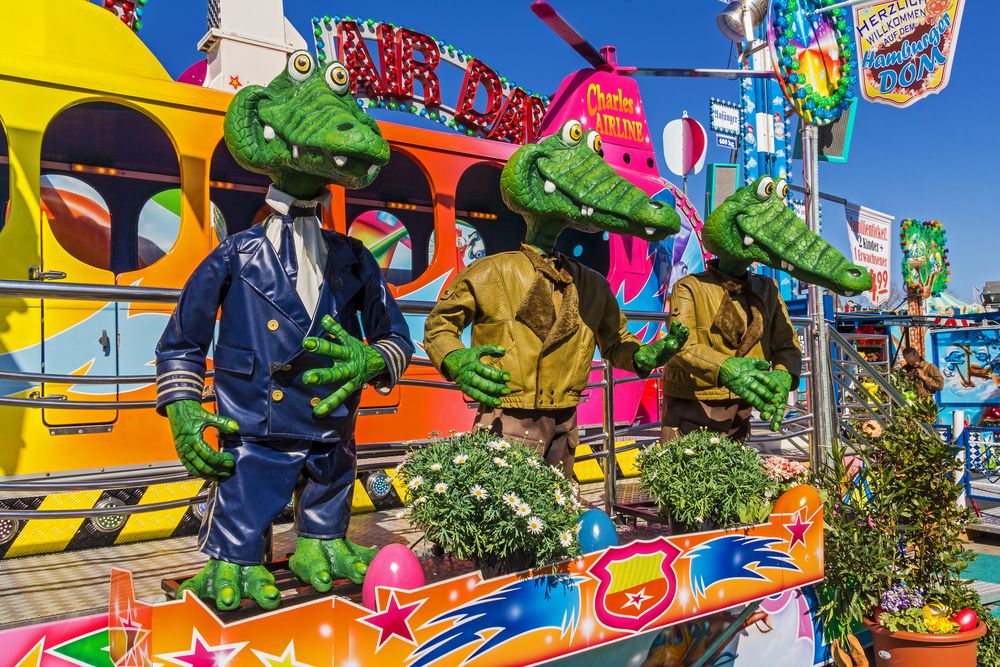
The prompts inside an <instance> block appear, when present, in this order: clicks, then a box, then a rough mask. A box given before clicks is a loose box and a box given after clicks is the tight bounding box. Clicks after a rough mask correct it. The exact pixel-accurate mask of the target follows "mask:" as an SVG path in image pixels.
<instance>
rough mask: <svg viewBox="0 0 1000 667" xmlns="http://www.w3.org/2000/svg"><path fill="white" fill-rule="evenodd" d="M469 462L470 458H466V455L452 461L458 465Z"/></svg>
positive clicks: (460, 455)
mask: <svg viewBox="0 0 1000 667" xmlns="http://www.w3.org/2000/svg"><path fill="white" fill-rule="evenodd" d="M468 460H469V457H468V456H466V455H465V454H459V455H458V456H456V457H455V458H453V459H452V460H451V462H452V463H455V464H457V465H462V464H463V463H465V462H466V461H468Z"/></svg>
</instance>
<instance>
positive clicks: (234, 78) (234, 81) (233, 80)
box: [229, 74, 243, 90]
mask: <svg viewBox="0 0 1000 667" xmlns="http://www.w3.org/2000/svg"><path fill="white" fill-rule="evenodd" d="M229 85H230V86H232V87H233V90H236V89H237V88H239V87H240V86H242V85H243V82H242V81H240V75H239V74H235V75H231V76H230V77H229Z"/></svg>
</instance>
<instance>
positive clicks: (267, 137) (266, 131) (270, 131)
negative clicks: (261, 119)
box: [264, 125, 274, 141]
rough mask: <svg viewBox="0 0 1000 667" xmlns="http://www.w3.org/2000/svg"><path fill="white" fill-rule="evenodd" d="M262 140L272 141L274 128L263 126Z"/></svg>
mask: <svg viewBox="0 0 1000 667" xmlns="http://www.w3.org/2000/svg"><path fill="white" fill-rule="evenodd" d="M264 139H265V140H266V141H270V140H271V139H274V128H273V127H271V126H270V125H265V126H264Z"/></svg>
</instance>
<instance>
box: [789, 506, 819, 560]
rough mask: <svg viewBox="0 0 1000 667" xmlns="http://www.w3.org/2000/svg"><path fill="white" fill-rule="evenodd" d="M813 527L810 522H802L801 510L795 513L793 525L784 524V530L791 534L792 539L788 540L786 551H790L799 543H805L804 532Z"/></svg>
mask: <svg viewBox="0 0 1000 667" xmlns="http://www.w3.org/2000/svg"><path fill="white" fill-rule="evenodd" d="M812 525H813V522H812V521H803V519H802V510H799V511H798V512H796V513H795V523H791V524H789V523H786V524H785V530H787V531H788V532H789V533H791V534H792V539H790V540H788V550H789V551H791V550H792V548H793V547H794V546H795V545H796V544H798V543H799V542H801V543H802V544H805V543H806V531H807V530H809V528H811V527H812Z"/></svg>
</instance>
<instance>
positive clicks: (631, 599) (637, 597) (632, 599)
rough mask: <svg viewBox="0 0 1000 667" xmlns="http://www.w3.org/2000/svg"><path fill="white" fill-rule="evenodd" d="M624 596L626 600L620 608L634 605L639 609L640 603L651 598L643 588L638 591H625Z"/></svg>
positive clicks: (640, 607)
mask: <svg viewBox="0 0 1000 667" xmlns="http://www.w3.org/2000/svg"><path fill="white" fill-rule="evenodd" d="M625 596H626V597H627V598H628V602H626V603H625V604H623V605H622V609H624V608H625V607H635V608H636V609H639V610H641V609H642V603H643V602H645V601H646V600H651V599H652V598H653V596H652V595H646V589H645V588H640V589H639V592H638V593H626V594H625Z"/></svg>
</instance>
